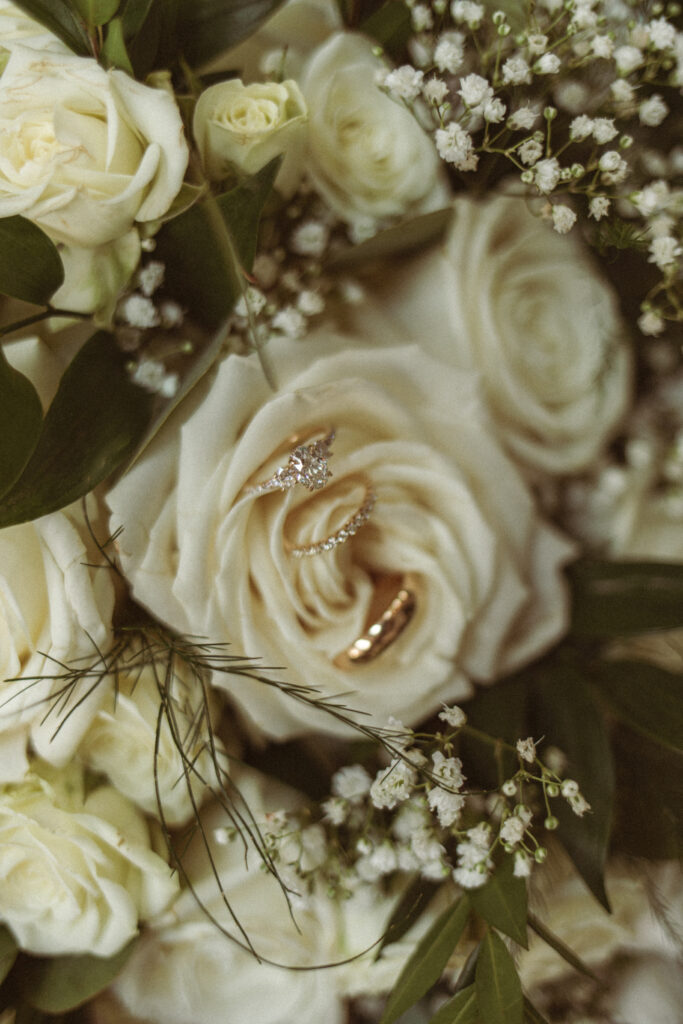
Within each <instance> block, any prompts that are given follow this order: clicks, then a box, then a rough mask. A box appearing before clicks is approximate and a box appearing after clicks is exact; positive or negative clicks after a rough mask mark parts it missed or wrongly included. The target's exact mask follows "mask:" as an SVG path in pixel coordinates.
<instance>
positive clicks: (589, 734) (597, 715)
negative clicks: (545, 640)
mask: <svg viewBox="0 0 683 1024" xmlns="http://www.w3.org/2000/svg"><path fill="white" fill-rule="evenodd" d="M534 715H535V726H534V735H536V736H545V738H546V741H547V742H548V743H552V745H553V746H555V747H559V748H560V750H562V751H563V752H564V753H565V754H566V755H567V757H568V759H569V766H568V769H567V775H568V776H570V777H571V778H574V779H575V780H576V781H577V782H578V783H579V787H580V789H581V792H582V793H583V795H584V796H585V797H586V799H587V800H588V802H589V803H590V805H591V811H590V812H589V813H587V814H585V815H584V816H583V817H582V818H579V817H577V816H576V815H575V814H574V813H573V811H572V810H571V809H570V807H569V806H568V805H567V803H566V801H565V800H563V799H562V798H561V797H557V798H556V799H555V800H554V801H553V804H552V807H553V812H554V814H555V815H556V816H557V818H558V819H559V822H560V828H559V830H558V835H559V838H560V840H561V842H562V844H563V845H564V847H565V849H566V850H567V852H568V853H569V855H570V857H571V858H572V860H573V861H574V864H575V865H576V867H577V869H578V870H579V872H580V874H581V875H582V877H583V879H584V881H585V882H586V884H587V885H588V887H589V889H590V890H591V892H592V893H593V895H594V896H595V897H596V899H598V900H599V902H600V903H602V905H603V906H604V907H606V908H607V909H609V903H608V901H607V895H606V893H605V888H604V869H605V861H606V857H607V848H608V844H609V838H610V832H611V828H612V817H613V803H614V788H615V787H614V764H613V758H612V750H611V746H610V742H609V738H608V736H607V731H606V727H605V722H604V719H603V716H602V713H601V711H600V708H599V706H598V705H597V704H596V702H595V700H594V698H593V695H592V693H591V691H590V689H589V687H588V686H587V685H586V682H585V680H584V678H583V676H582V675H581V673H580V672H579V671H578V669H576V668H574V667H573V666H572V665H571V664H563V663H555V664H548V663H546V665H545V667H544V670H543V672H542V673H541V672H539V680H538V682H537V685H536V688H535V699H534Z"/></svg>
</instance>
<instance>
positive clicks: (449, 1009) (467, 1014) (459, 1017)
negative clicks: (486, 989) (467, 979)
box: [429, 985, 481, 1024]
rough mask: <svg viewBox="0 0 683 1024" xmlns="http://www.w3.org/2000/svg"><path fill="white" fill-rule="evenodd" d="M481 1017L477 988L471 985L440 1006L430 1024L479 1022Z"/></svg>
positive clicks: (468, 1023) (474, 1023)
mask: <svg viewBox="0 0 683 1024" xmlns="http://www.w3.org/2000/svg"><path fill="white" fill-rule="evenodd" d="M480 1019H481V1018H480V1016H479V1007H478V1005H477V993H476V989H475V987H474V985H470V986H469V988H464V989H463V990H462V991H461V992H456V994H455V995H454V996H453V997H452V999H449V1000H448V1002H446V1003H444V1004H443V1006H441V1007H439V1009H438V1010H437V1012H436V1013H435V1014H434V1016H433V1017H432V1018H431V1020H430V1021H429V1024H478V1022H479V1021H480Z"/></svg>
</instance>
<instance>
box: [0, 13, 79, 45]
mask: <svg viewBox="0 0 683 1024" xmlns="http://www.w3.org/2000/svg"><path fill="white" fill-rule="evenodd" d="M15 43H20V44H21V45H22V46H30V47H31V48H32V49H34V50H56V51H57V52H60V53H69V52H70V51H69V49H68V47H67V46H66V44H65V43H63V42H62V41H61V39H58V38H57V36H55V35H53V34H52V32H49V31H48V30H47V29H46V28H45V26H44V25H41V24H40V22H38V21H34V20H33V18H31V17H29V15H28V14H26V12H25V11H23V10H22V9H21V7H17V5H16V4H13V3H9V2H7V0H6V2H0V47H2V48H3V49H6V50H11V49H12V47H13V46H14V45H15Z"/></svg>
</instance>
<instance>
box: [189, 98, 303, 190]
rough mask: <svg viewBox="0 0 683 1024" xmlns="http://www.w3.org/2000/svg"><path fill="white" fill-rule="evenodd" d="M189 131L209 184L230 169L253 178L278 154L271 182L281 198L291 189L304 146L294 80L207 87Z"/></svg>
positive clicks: (298, 175) (296, 179)
mask: <svg viewBox="0 0 683 1024" xmlns="http://www.w3.org/2000/svg"><path fill="white" fill-rule="evenodd" d="M192 131H193V134H194V137H195V142H196V143H197V147H198V149H199V153H200V156H201V159H202V164H203V165H204V169H205V171H206V173H207V175H208V177H209V178H211V179H212V180H214V181H221V180H223V179H224V178H226V177H227V176H228V175H229V174H230V172H231V170H232V169H233V168H236V169H237V170H239V171H244V172H245V173H246V174H256V172H257V171H260V170H261V168H262V167H265V165H266V164H267V163H269V162H270V161H271V160H273V159H274V158H275V157H276V156H280V155H281V154H284V160H283V162H282V166H281V167H280V170H279V171H278V176H277V179H276V182H275V184H276V187H277V188H278V189H279V191H280V192H282V194H283V195H284V196H291V195H292V194H293V193H294V192H295V191H296V187H297V185H298V184H299V181H300V179H301V175H302V174H303V163H304V147H305V144H306V101H305V100H304V98H303V96H302V95H301V90H300V89H299V86H298V85H297V84H296V82H294V81H291V80H289V81H285V82H254V83H253V84H251V85H244V83H243V82H241V81H240V79H238V78H231V79H230V80H229V81H227V82H218V83H217V84H216V85H212V86H209V88H208V89H205V90H204V92H203V93H202V94H201V96H200V97H199V99H198V101H197V106H196V107H195V112H194V118H193V122H192Z"/></svg>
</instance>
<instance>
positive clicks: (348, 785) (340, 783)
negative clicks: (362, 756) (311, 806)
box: [332, 764, 372, 804]
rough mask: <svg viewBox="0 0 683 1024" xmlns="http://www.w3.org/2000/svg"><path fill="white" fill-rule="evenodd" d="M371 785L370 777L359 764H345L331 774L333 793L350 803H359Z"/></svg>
mask: <svg viewBox="0 0 683 1024" xmlns="http://www.w3.org/2000/svg"><path fill="white" fill-rule="evenodd" d="M371 785H372V779H371V778H370V776H369V775H368V773H367V772H366V770H365V768H363V766H362V765H360V764H349V765H345V766H344V767H343V768H340V769H339V771H337V772H335V773H334V775H333V776H332V792H333V794H334V795H335V796H339V797H342V798H343V799H344V800H348V802H349V803H351V804H356V803H360V802H361V801H362V800H363V798H364V797H365V796H366V795H367V794H368V793H369V792H370V786H371Z"/></svg>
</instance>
